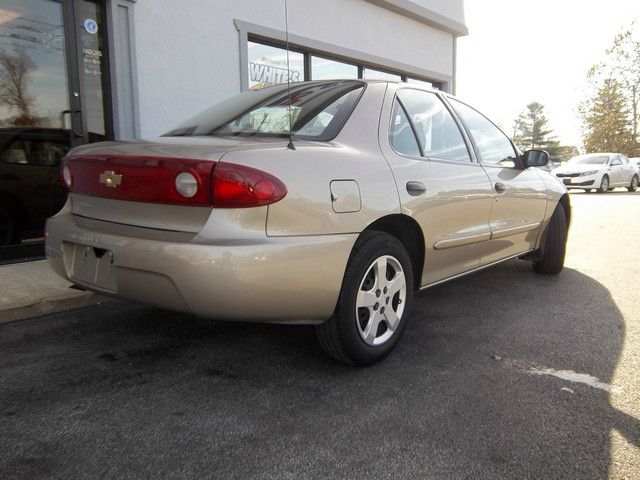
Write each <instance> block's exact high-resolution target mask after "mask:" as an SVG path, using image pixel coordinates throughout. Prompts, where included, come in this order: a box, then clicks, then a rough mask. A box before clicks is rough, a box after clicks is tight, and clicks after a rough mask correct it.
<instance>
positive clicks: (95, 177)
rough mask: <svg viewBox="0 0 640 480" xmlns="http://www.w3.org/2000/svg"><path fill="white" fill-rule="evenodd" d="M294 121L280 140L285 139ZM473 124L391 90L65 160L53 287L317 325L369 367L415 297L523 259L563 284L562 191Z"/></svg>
mask: <svg viewBox="0 0 640 480" xmlns="http://www.w3.org/2000/svg"><path fill="white" fill-rule="evenodd" d="M290 123H291V124H292V128H291V130H292V132H293V133H292V135H291V137H292V138H291V141H290V138H289V136H290V135H289V130H290V128H289V125H290ZM547 161H548V155H547V154H546V152H541V151H529V152H526V153H524V154H521V153H520V152H518V151H517V150H516V148H514V146H513V144H512V142H511V141H510V140H509V139H508V138H507V137H506V136H505V135H504V134H503V133H502V132H501V131H500V130H499V129H498V128H497V127H496V126H495V125H494V124H493V123H492V122H491V121H490V120H488V119H487V118H486V117H484V116H483V115H482V114H480V113H479V112H478V111H476V110H475V109H473V108H472V107H470V106H468V105H466V104H464V103H462V102H460V101H459V100H457V99H455V98H453V97H452V96H450V95H447V94H444V93H442V92H438V91H433V90H429V89H426V88H421V87H417V86H414V85H408V84H403V83H388V82H381V81H368V82H364V81H359V80H334V81H322V82H305V83H297V84H294V85H292V87H291V91H290V92H288V91H287V88H286V86H277V87H270V88H265V89H262V90H259V91H251V92H245V93H242V94H240V95H237V96H235V97H232V98H231V99H229V100H227V101H225V102H223V103H221V104H219V105H217V106H215V107H213V108H211V109H209V110H206V111H205V112H203V113H201V114H200V115H197V116H196V117H194V118H191V119H189V120H187V121H186V122H184V123H183V124H181V125H179V126H178V127H177V128H175V129H174V130H172V131H170V132H168V133H167V134H165V135H164V136H162V137H160V138H158V139H154V140H149V141H136V142H105V143H97V144H92V145H86V146H83V147H79V148H77V149H75V150H73V151H71V152H70V154H69V156H68V157H67V158H66V159H65V160H64V162H63V167H62V173H63V177H64V180H65V182H66V184H67V185H68V187H69V190H70V196H69V200H68V202H67V204H66V205H65V207H64V208H63V209H62V211H61V212H60V213H58V214H57V215H56V216H54V217H53V218H51V219H49V221H48V223H47V233H46V235H47V240H46V252H47V257H48V259H49V263H50V264H51V266H52V268H53V269H54V270H55V271H56V272H57V273H58V274H59V275H61V276H63V277H65V278H67V279H69V280H71V281H72V282H74V283H76V284H78V285H80V286H82V287H84V288H86V289H89V290H92V291H95V292H99V293H103V294H107V295H112V296H115V297H118V298H124V299H131V300H136V301H141V302H146V303H149V304H152V305H157V306H160V307H165V308H169V309H174V310H178V311H184V312H192V313H194V314H196V315H201V316H207V317H214V318H219V319H224V320H247V321H258V322H276V323H297V324H315V325H317V327H316V328H317V333H318V338H319V341H320V344H321V345H322V347H323V348H324V349H325V350H326V352H327V353H329V354H330V355H332V356H333V357H335V358H337V359H339V360H342V361H345V362H350V363H355V364H369V363H373V362H375V361H377V360H379V359H381V358H382V357H384V356H385V355H386V354H387V353H389V352H390V351H391V350H392V349H393V348H394V346H395V345H396V344H397V342H398V340H399V339H400V337H401V335H402V332H403V331H404V329H405V326H406V324H407V321H408V319H409V314H410V311H411V304H412V299H413V296H414V294H415V293H416V292H418V291H419V290H421V289H424V288H428V287H430V286H432V285H435V284H438V283H441V282H444V281H446V280H450V279H453V278H455V277H458V276H460V275H464V274H467V273H470V272H474V271H476V270H478V269H481V268H484V267H487V266H490V265H494V264H496V263H498V262H501V261H504V260H507V259H510V258H514V257H521V258H524V259H526V260H529V261H532V262H533V266H534V270H536V271H537V272H540V273H558V272H560V271H561V270H562V266H563V262H564V254H565V243H566V238H567V230H568V225H569V222H570V216H571V210H570V205H569V198H568V196H567V192H566V189H565V187H564V186H563V185H562V183H561V182H560V181H559V180H558V179H557V178H555V176H553V175H551V174H549V173H547V172H544V171H543V170H541V169H539V168H532V167H537V166H542V165H544V164H546V162H547Z"/></svg>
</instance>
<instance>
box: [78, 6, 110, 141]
mask: <svg viewBox="0 0 640 480" xmlns="http://www.w3.org/2000/svg"><path fill="white" fill-rule="evenodd" d="M76 5H77V7H78V11H77V12H76V15H78V16H79V17H80V18H81V19H82V25H81V26H80V28H79V32H80V44H81V45H80V48H81V52H82V53H81V58H80V75H81V76H82V77H83V81H84V97H83V105H84V107H83V109H84V113H85V120H86V122H87V131H88V132H89V142H92V141H96V142H99V141H102V140H104V135H105V123H104V98H103V88H102V85H103V77H104V75H105V58H106V57H105V51H106V46H105V43H104V35H103V32H102V29H101V28H100V26H101V25H102V16H101V12H100V5H98V4H97V3H94V2H90V1H86V0H82V1H81V2H78V3H77V4H76Z"/></svg>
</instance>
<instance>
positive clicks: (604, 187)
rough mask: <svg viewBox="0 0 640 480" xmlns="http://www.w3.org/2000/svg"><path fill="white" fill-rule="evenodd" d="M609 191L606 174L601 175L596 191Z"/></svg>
mask: <svg viewBox="0 0 640 480" xmlns="http://www.w3.org/2000/svg"><path fill="white" fill-rule="evenodd" d="M608 191H609V177H607V176H606V175H605V176H604V177H602V180H601V181H600V187H599V188H598V193H606V192H608Z"/></svg>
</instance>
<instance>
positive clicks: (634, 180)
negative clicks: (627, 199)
mask: <svg viewBox="0 0 640 480" xmlns="http://www.w3.org/2000/svg"><path fill="white" fill-rule="evenodd" d="M637 189H638V176H637V175H634V176H633V178H632V179H631V185H629V186H628V187H627V190H629V191H630V192H635V191H636V190H637Z"/></svg>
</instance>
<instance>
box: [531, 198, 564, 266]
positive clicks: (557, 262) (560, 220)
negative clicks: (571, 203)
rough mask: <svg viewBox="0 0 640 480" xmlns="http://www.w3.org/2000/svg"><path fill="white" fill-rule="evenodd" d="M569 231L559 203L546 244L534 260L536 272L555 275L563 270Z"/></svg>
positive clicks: (549, 228) (547, 233) (551, 221)
mask: <svg viewBox="0 0 640 480" xmlns="http://www.w3.org/2000/svg"><path fill="white" fill-rule="evenodd" d="M567 233H568V229H567V219H566V216H565V213H564V208H563V207H562V205H557V206H556V209H555V211H554V212H553V215H552V216H551V220H550V221H549V225H548V227H547V231H546V234H545V238H544V244H543V246H542V248H541V250H540V252H539V254H540V257H539V259H538V260H536V261H534V262H533V269H534V270H535V271H536V272H538V273H543V274H550V275H555V274H558V273H560V272H561V271H562V269H563V267H564V257H565V254H566V251H567Z"/></svg>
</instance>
